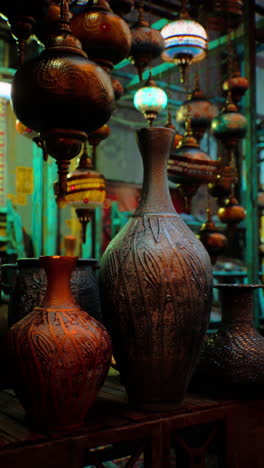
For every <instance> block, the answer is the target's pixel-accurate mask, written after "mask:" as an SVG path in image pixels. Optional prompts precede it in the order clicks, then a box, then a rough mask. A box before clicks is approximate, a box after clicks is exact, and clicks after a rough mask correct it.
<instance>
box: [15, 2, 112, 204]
mask: <svg viewBox="0 0 264 468" xmlns="http://www.w3.org/2000/svg"><path fill="white" fill-rule="evenodd" d="M68 18H69V10H68V3H67V2H66V1H65V0H64V1H62V5H61V17H60V20H59V22H58V29H57V33H56V34H55V35H52V36H51V37H50V39H49V41H48V43H47V47H46V49H45V50H44V51H43V52H42V53H41V54H40V56H38V57H36V58H34V59H32V60H30V61H28V62H26V63H25V64H24V65H23V66H22V67H21V68H20V69H19V70H18V71H17V72H16V74H15V76H14V79H13V84H12V104H13V108H14V111H15V114H16V116H17V118H18V119H19V120H20V121H21V122H22V123H23V124H24V125H26V126H27V127H29V128H31V129H32V130H34V131H37V132H40V136H41V138H42V139H43V140H44V141H45V144H46V149H47V151H48V154H50V155H51V156H52V157H53V158H55V159H56V160H57V164H58V173H59V192H60V194H61V196H63V194H64V193H65V191H66V189H67V173H68V166H69V161H70V159H72V158H74V157H75V156H77V155H78V154H79V153H80V151H81V148H82V143H83V141H85V139H86V138H87V134H88V133H90V132H92V131H93V130H95V129H96V128H98V127H101V126H102V125H103V124H104V123H106V122H107V120H108V119H109V117H110V115H111V112H112V110H113V108H114V93H113V88H112V84H111V79H110V77H109V75H108V73H106V72H105V71H104V70H103V69H102V68H101V67H99V66H98V65H96V64H95V63H93V62H91V61H90V60H88V58H87V55H86V53H85V52H84V51H83V50H82V48H81V45H80V43H79V41H78V40H77V39H76V38H75V37H74V36H73V35H72V32H71V29H70V26H69V19H68Z"/></svg>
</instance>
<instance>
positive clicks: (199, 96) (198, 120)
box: [176, 78, 218, 141]
mask: <svg viewBox="0 0 264 468" xmlns="http://www.w3.org/2000/svg"><path fill="white" fill-rule="evenodd" d="M217 114H218V108H217V106H216V105H214V104H212V103H211V102H210V101H208V99H207V98H206V96H205V95H204V93H203V92H202V91H201V89H200V84H199V79H198V78H197V79H196V85H195V88H194V90H193V92H192V93H191V94H190V96H189V97H188V99H187V101H185V102H184V103H183V104H182V105H181V106H180V107H179V109H178V110H177V112H176V121H177V122H178V123H179V124H180V125H181V126H182V127H183V128H184V126H185V122H186V120H187V118H190V122H191V129H192V132H193V135H194V137H195V138H196V139H197V140H198V141H200V140H201V138H202V137H203V135H204V132H205V131H206V130H208V129H209V128H210V124H211V121H212V119H213V118H214V117H216V116H217Z"/></svg>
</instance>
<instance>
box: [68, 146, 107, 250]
mask: <svg viewBox="0 0 264 468" xmlns="http://www.w3.org/2000/svg"><path fill="white" fill-rule="evenodd" d="M105 185H106V184H105V178H104V176H103V175H102V174H100V173H99V172H97V171H96V170H95V169H94V165H93V162H92V159H91V158H90V157H89V156H88V153H87V147H86V145H85V147H84V151H83V154H82V156H81V158H80V161H79V163H78V166H77V167H76V169H75V170H74V171H73V172H72V173H70V174H69V176H68V178H67V193H66V195H65V197H64V200H65V201H66V203H67V204H69V205H71V206H72V207H74V208H75V210H76V214H77V216H78V218H79V221H80V223H81V225H82V241H83V242H85V241H86V226H87V224H88V222H89V221H90V220H91V219H92V217H93V214H94V210H95V208H96V207H98V206H102V205H103V203H104V201H105V193H106V191H105Z"/></svg>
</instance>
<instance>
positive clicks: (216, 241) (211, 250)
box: [198, 208, 228, 265]
mask: <svg viewBox="0 0 264 468" xmlns="http://www.w3.org/2000/svg"><path fill="white" fill-rule="evenodd" d="M198 237H199V239H200V241H201V242H202V244H203V245H204V247H205V248H206V250H207V252H208V254H209V255H210V258H211V262H212V264H213V265H214V264H215V262H216V258H217V257H218V256H219V255H222V254H223V252H224V250H225V248H226V246H227V243H228V240H227V237H226V236H225V235H224V234H222V233H221V232H220V231H219V229H218V228H217V227H216V225H215V223H214V221H213V220H212V215H211V211H210V209H209V208H208V209H207V220H206V222H205V223H204V224H203V225H202V226H201V228H200V231H199V234H198Z"/></svg>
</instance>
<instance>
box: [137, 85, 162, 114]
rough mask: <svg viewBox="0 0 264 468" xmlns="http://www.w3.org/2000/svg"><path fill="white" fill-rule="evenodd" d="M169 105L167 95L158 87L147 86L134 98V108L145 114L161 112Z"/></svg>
mask: <svg viewBox="0 0 264 468" xmlns="http://www.w3.org/2000/svg"><path fill="white" fill-rule="evenodd" d="M167 104H168V98H167V94H166V93H165V92H164V91H163V90H162V89H161V88H159V87H158V86H145V87H144V88H141V89H139V90H138V91H137V92H136V94H135V96H134V106H135V108H136V109H137V110H139V111H140V112H142V113H144V112H146V111H152V112H156V113H158V112H160V111H161V110H163V109H165V107H166V106H167Z"/></svg>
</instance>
